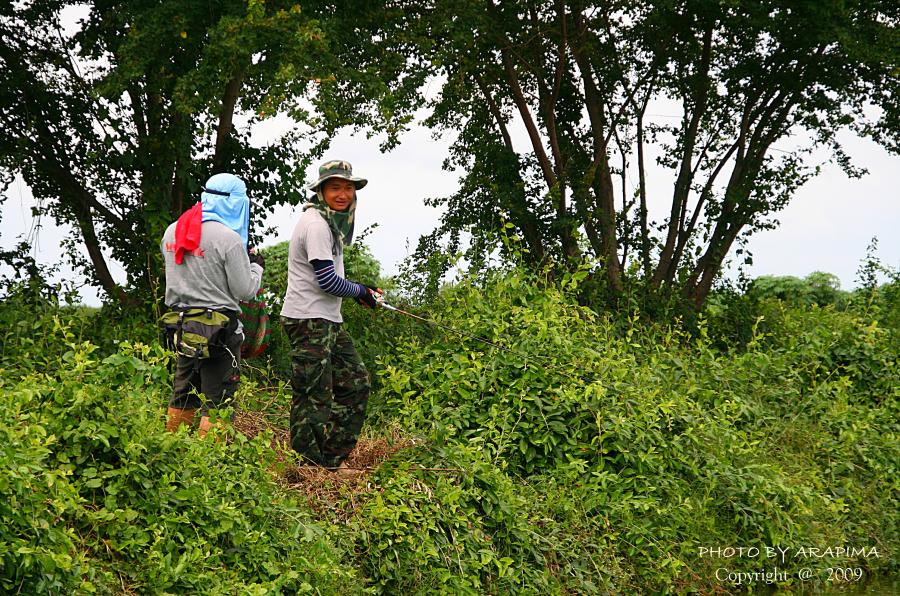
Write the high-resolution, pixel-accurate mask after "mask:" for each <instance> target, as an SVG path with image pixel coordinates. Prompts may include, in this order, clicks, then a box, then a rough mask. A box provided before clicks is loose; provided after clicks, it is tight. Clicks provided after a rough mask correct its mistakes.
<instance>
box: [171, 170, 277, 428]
mask: <svg viewBox="0 0 900 596" xmlns="http://www.w3.org/2000/svg"><path fill="white" fill-rule="evenodd" d="M249 227H250V199H249V198H248V197H247V187H246V185H245V184H244V182H243V181H242V180H241V179H240V178H238V177H237V176H235V175H234V174H227V173H222V174H216V175H214V176H212V177H211V178H210V179H209V180H208V181H207V183H206V187H205V188H204V189H203V193H202V194H201V195H200V202H198V203H197V204H196V205H194V207H192V208H191V209H189V210H188V211H186V212H185V213H184V214H183V215H182V216H181V217H180V218H179V219H178V221H177V222H175V223H173V224H172V225H170V226H169V227H168V229H167V230H166V232H165V234H164V236H163V239H162V242H161V249H162V252H163V256H164V258H165V262H166V297H165V302H166V305H167V306H169V307H170V309H171V310H170V312H168V313H167V314H166V315H165V316H164V317H163V321H164V323H165V325H166V328H167V332H168V334H169V343H170V345H171V346H172V347H173V348H174V349H175V350H176V352H177V353H178V358H177V360H176V363H175V378H174V381H173V387H172V397H171V399H170V401H169V409H168V420H167V422H166V430H168V431H173V432H174V431H175V430H177V429H178V427H179V426H180V425H181V424H187V425H191V424H192V423H193V421H194V416H195V414H196V412H197V410H198V409H199V410H200V425H199V435H200V436H201V437H203V436H206V434H207V432H208V431H209V429H210V428H211V426H212V422H211V420H210V410H211V409H215V410H223V411H224V410H225V409H226V408H228V407H229V406H233V404H232V400H233V399H234V394H235V391H236V390H237V387H238V384H239V382H240V360H241V343H242V341H243V338H244V336H243V332H242V327H241V323H240V320H239V319H238V315H239V313H240V305H239V302H240V301H241V300H249V299H252V298H253V297H254V296H256V292H257V290H259V286H260V281H261V279H262V274H263V267H264V260H263V257H262V255H258V254H255V253H253V254H251V251H249V250H248V248H247V245H248V235H249Z"/></svg>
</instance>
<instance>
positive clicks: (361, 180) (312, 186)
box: [306, 174, 369, 190]
mask: <svg viewBox="0 0 900 596" xmlns="http://www.w3.org/2000/svg"><path fill="white" fill-rule="evenodd" d="M332 178H340V179H341V180H349V181H350V182H352V183H353V184H354V185H355V186H356V190H359V189H360V188H363V187H364V186H365V185H366V184H368V183H369V181H368V180H366V179H365V178H358V177H356V176H344V175H342V174H329V175H328V176H322V177H321V178H319V179H318V180H316V181H315V182H313V183H312V184H310V185H308V186H307V187H306V190H316V189H317V188H319V186H320V185H321V184H322V183H323V182H325V181H326V180H331V179H332Z"/></svg>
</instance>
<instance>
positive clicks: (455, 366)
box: [0, 268, 900, 594]
mask: <svg viewBox="0 0 900 596" xmlns="http://www.w3.org/2000/svg"><path fill="white" fill-rule="evenodd" d="M273 270H274V268H273ZM587 280H588V276H587V275H583V276H579V275H570V276H567V277H566V278H565V279H564V280H562V281H561V282H560V283H559V284H553V283H548V282H546V281H541V280H539V279H536V278H535V277H534V276H533V275H532V274H529V273H526V272H525V271H523V270H518V269H517V270H511V271H506V272H502V273H501V272H495V273H492V274H490V275H488V276H486V277H485V278H484V279H482V280H479V281H477V282H476V281H473V280H463V281H462V282H461V283H459V284H457V285H455V286H449V287H445V288H444V289H443V290H442V291H441V292H440V295H439V299H438V300H436V301H435V302H433V303H431V304H429V305H428V306H429V308H428V310H421V311H419V312H422V313H423V314H426V315H427V316H428V317H433V318H434V319H435V320H437V321H439V322H441V323H442V324H445V325H448V326H450V327H452V328H455V329H459V330H461V331H465V332H466V333H469V334H471V335H476V336H480V337H484V338H486V339H488V340H490V341H492V342H494V343H499V344H502V345H504V346H506V347H507V348H508V350H502V349H498V348H495V347H490V346H486V345H485V344H483V343H481V342H478V341H475V340H472V339H469V338H464V337H461V336H459V335H456V334H453V333H450V332H447V331H444V330H442V329H439V328H436V327H434V326H430V325H427V324H423V323H414V324H412V323H410V321H409V320H408V319H405V318H403V319H401V318H397V317H398V315H397V314H396V313H386V312H382V313H379V314H377V315H376V317H379V318H377V319H375V323H374V324H373V323H370V324H369V325H368V327H370V328H371V333H373V334H374V335H373V337H381V338H384V339H385V342H384V343H382V344H379V345H378V346H377V350H376V351H374V352H373V354H372V355H374V358H375V363H374V364H373V366H372V371H373V372H374V373H375V374H376V375H377V378H378V380H379V382H380V389H379V391H378V393H377V394H376V395H373V397H372V400H371V406H372V410H371V413H372V414H374V416H371V415H370V416H369V418H368V424H369V432H370V433H375V434H377V433H378V432H379V429H380V428H382V427H383V426H386V425H387V424H390V425H391V426H392V427H393V428H397V427H400V428H402V429H403V432H404V434H405V435H406V436H407V437H410V438H414V439H415V441H414V443H415V445H414V446H413V447H411V448H409V449H406V450H404V451H401V452H399V453H397V454H396V455H394V456H393V457H392V458H391V459H389V460H388V461H387V462H385V463H384V464H382V465H381V466H379V467H378V468H377V469H376V470H374V471H373V472H372V473H371V474H370V475H369V476H368V477H367V478H366V480H365V483H364V487H362V486H360V487H359V490H357V491H342V492H341V496H340V497H337V498H338V500H339V502H337V503H333V504H329V503H318V504H317V505H318V506H317V507H316V511H318V512H319V519H314V518H313V517H312V515H311V513H310V512H309V511H308V510H307V508H306V506H305V505H303V504H301V503H299V502H298V501H297V499H296V498H294V497H293V496H291V494H289V493H286V492H285V490H284V489H282V488H280V487H279V486H278V485H277V484H275V483H274V481H273V479H272V477H271V472H270V470H269V468H270V467H272V466H273V465H274V461H273V460H274V458H273V452H272V451H271V450H270V448H269V441H270V440H271V435H270V434H267V433H264V434H262V435H260V436H259V437H257V438H256V439H253V440H247V439H246V438H244V437H243V436H241V435H236V436H235V437H234V440H233V441H232V442H231V444H225V443H217V442H214V441H199V440H196V439H195V438H193V437H191V436H189V435H187V434H186V433H185V432H184V431H179V432H178V433H175V434H170V433H165V432H163V430H162V427H163V423H162V420H161V413H162V409H163V404H164V402H165V400H166V397H167V396H168V394H169V391H170V387H169V385H168V383H169V375H168V372H167V370H166V365H167V363H168V359H169V356H168V355H166V354H164V353H163V352H162V351H161V350H160V349H159V348H158V347H151V346H150V345H148V344H145V343H141V342H138V341H123V342H120V343H119V344H118V345H117V346H116V347H115V349H114V350H107V349H105V348H102V347H98V346H97V345H95V344H94V343H92V342H91V341H89V340H88V338H89V337H91V336H92V334H93V335H97V336H101V337H103V336H106V335H107V334H109V335H111V333H112V332H110V331H106V332H99V331H97V330H96V328H98V327H103V325H105V324H106V323H108V322H109V321H110V320H111V319H108V318H103V317H102V316H100V315H101V313H102V312H103V311H97V310H75V309H62V310H60V309H57V308H54V307H52V306H50V305H45V306H43V307H40V308H38V307H35V306H34V305H31V306H26V305H23V304H21V303H16V302H8V303H4V304H3V305H0V323H2V324H3V325H4V327H5V328H8V329H14V330H16V331H15V332H11V331H7V333H6V334H5V335H4V336H3V339H4V343H3V352H2V361H0V362H2V363H0V392H2V393H3V395H4V399H5V403H4V409H3V410H2V412H0V466H2V467H3V469H4V470H6V471H7V472H6V473H5V474H4V475H3V476H2V477H0V520H2V521H0V591H4V592H15V591H21V592H23V593H26V592H28V593H45V592H50V593H72V592H77V593H88V592H92V591H93V592H100V593H120V592H122V591H125V592H142V593H143V592H167V593H183V592H190V593H223V592H227V593H266V592H272V593H298V592H306V591H316V592H322V593H334V594H345V593H355V592H365V591H370V592H374V593H411V594H424V593H446V594H516V593H522V594H534V593H540V594H572V593H575V594H608V593H667V592H668V593H672V592H678V593H681V592H694V591H696V592H716V591H722V590H726V591H727V590H729V589H732V588H735V587H734V586H731V585H728V584H724V583H722V582H719V581H717V580H716V578H715V570H716V568H718V567H720V566H721V565H722V561H721V560H719V559H716V558H711V557H704V556H702V555H700V554H699V549H700V548H701V547H717V546H719V547H725V546H738V545H744V546H756V547H763V546H780V547H782V548H793V549H796V548H797V547H799V546H812V547H822V548H825V547H828V546H852V547H866V548H872V547H874V548H877V549H878V552H879V557H877V558H875V557H855V558H851V557H843V558H825V559H814V560H810V559H803V558H797V557H790V556H789V557H788V558H787V560H785V561H784V562H783V564H781V563H780V564H779V565H778V567H779V569H783V570H785V571H786V573H788V574H789V576H790V575H791V574H794V575H795V576H796V572H797V571H799V569H800V568H802V567H811V568H814V569H815V570H817V571H819V572H821V573H824V570H825V568H827V567H837V566H841V567H861V568H863V569H864V570H865V573H866V576H867V577H871V576H877V575H879V574H891V573H897V572H898V571H900V570H898V568H897V561H896V557H894V556H893V553H894V552H896V549H897V547H898V545H900V514H898V512H900V500H898V495H900V492H898V490H897V478H898V477H900V476H898V472H900V470H898V463H900V441H898V438H900V427H898V423H897V421H898V420H900V389H898V388H900V363H898V359H900V353H898V350H897V346H898V345H900V344H898V342H897V337H898V336H897V328H896V327H892V326H889V325H886V324H885V323H884V322H883V320H882V319H881V318H880V317H881V316H882V314H883V313H884V312H885V310H886V309H889V308H895V307H896V296H897V292H896V291H895V288H894V286H893V285H891V284H887V285H885V286H881V287H878V288H876V289H875V291H874V293H872V294H870V295H868V296H867V297H866V299H865V300H859V301H856V300H851V301H850V302H849V303H848V305H847V307H846V308H845V309H844V310H839V309H837V308H835V307H834V306H827V307H824V308H821V307H818V306H816V305H812V306H802V305H786V304H785V303H783V302H781V301H778V300H776V299H772V298H768V299H764V300H761V301H758V303H757V306H759V307H765V308H771V309H772V310H771V311H766V312H767V315H769V314H770V315H771V316H772V317H773V318H772V320H771V321H769V320H768V319H766V320H762V321H760V320H757V321H756V323H755V324H753V325H752V326H751V328H750V332H749V337H748V338H747V340H746V342H745V343H744V345H743V346H742V347H741V349H738V350H727V351H725V350H720V349H718V348H717V347H716V345H715V342H714V340H713V337H712V333H713V330H714V326H713V323H714V322H715V321H716V320H717V319H716V317H714V316H712V315H711V316H709V317H707V318H704V317H701V318H700V319H699V320H698V321H697V323H696V329H695V330H694V331H693V332H692V333H688V332H686V331H685V330H683V329H682V328H681V327H679V326H677V325H670V326H660V325H650V324H647V323H645V322H642V320H641V316H640V313H638V312H635V313H632V314H630V315H627V316H626V315H621V316H618V317H616V318H613V317H612V316H609V315H607V316H598V315H597V314H596V313H595V312H593V311H591V310H588V309H585V308H583V307H581V306H579V305H578V303H577V300H576V297H577V295H578V294H579V293H580V291H581V284H583V283H586V282H587ZM883 290H884V291H883ZM742 298H746V296H744V297H742ZM723 305H724V306H723V308H726V307H727V304H726V303H725V302H723ZM23 312H25V313H28V316H27V317H22V313H23ZM776 317H777V318H776ZM17 319H20V320H27V321H28V323H27V324H26V325H25V326H23V327H22V328H21V329H19V328H18V327H17V326H16V321H17ZM719 320H721V319H719ZM767 325H768V326H767ZM245 382H246V381H245ZM285 397H286V393H285V392H284V390H283V389H282V390H280V391H279V393H278V395H276V396H275V399H276V400H278V405H279V408H282V407H283V406H284V405H285V404H284V402H285V399H284V398H285ZM262 405H263V402H262V401H261V396H254V398H253V399H247V400H245V401H244V402H243V403H242V404H241V407H242V408H259V407H262ZM269 405H271V404H269ZM279 408H276V409H279ZM279 411H281V410H279ZM262 414H264V415H265V416H266V417H267V418H268V419H269V420H272V421H274V422H276V423H283V422H284V420H281V419H279V418H278V413H277V412H270V411H265V412H262ZM331 505H334V506H331ZM348 512H349V517H347V513H348ZM759 564H760V561H759V559H753V558H739V557H738V558H733V559H730V560H729V561H728V567H729V569H731V570H733V571H746V572H751V571H754V570H757V569H758V568H759Z"/></svg>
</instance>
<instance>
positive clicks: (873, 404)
mask: <svg viewBox="0 0 900 596" xmlns="http://www.w3.org/2000/svg"><path fill="white" fill-rule="evenodd" d="M575 286H577V281H575V280H574V279H570V280H569V282H568V286H567V287H566V288H564V289H563V290H562V291H561V290H560V289H557V288H554V287H542V286H541V284H540V283H538V282H537V280H535V279H534V278H532V277H530V276H528V275H526V274H524V273H522V272H520V271H514V272H511V273H508V274H504V275H497V276H495V277H494V278H492V279H490V280H489V281H488V282H487V283H485V284H484V285H475V284H472V283H466V282H464V283H461V284H459V285H457V286H455V287H452V288H448V289H447V290H445V292H444V300H443V302H441V303H440V304H439V305H438V308H437V310H436V311H435V312H434V313H433V316H434V317H435V318H436V319H437V320H438V321H440V322H442V323H444V324H447V325H450V326H451V327H455V328H458V329H461V330H463V331H465V332H466V333H469V334H472V335H477V336H481V337H485V338H487V339H489V340H490V341H493V342H501V343H503V344H505V345H506V346H508V347H510V350H511V352H508V351H502V350H497V349H494V348H490V347H487V346H485V345H483V344H481V343H479V342H475V341H471V340H468V339H465V338H462V339H461V338H459V337H454V336H452V335H448V334H444V333H443V332H437V333H435V334H433V335H431V336H430V337H423V336H419V337H417V338H414V339H410V340H408V341H405V342H400V343H398V344H397V348H396V349H395V351H394V352H392V353H390V354H387V355H385V356H384V357H382V358H381V359H380V370H379V375H380V376H381V381H382V389H381V391H382V396H381V399H383V400H384V402H385V408H386V409H388V410H391V411H394V412H395V413H396V414H395V415H396V417H397V419H399V420H402V421H403V423H404V424H405V425H408V426H409V427H411V428H413V429H417V430H418V432H420V433H421V434H422V435H423V436H424V437H426V438H427V440H428V442H429V443H433V444H435V445H442V446H443V445H446V446H448V449H452V448H454V446H458V447H459V448H463V449H464V448H467V447H472V446H475V447H477V448H478V449H479V450H480V452H481V453H482V456H483V457H484V458H485V459H486V460H488V461H490V462H491V463H492V464H493V465H494V466H495V467H497V468H498V469H499V470H502V471H503V472H504V474H507V475H509V477H510V478H520V477H521V478H523V479H524V482H525V483H526V484H528V485H530V484H532V483H535V484H538V485H546V486H556V487H558V488H557V490H558V493H557V494H556V495H554V498H555V499H557V500H558V501H561V502H562V503H563V505H561V506H558V507H552V506H550V505H548V504H546V503H544V504H543V505H538V507H539V508H543V510H544V511H545V514H544V515H545V516H547V517H548V518H549V519H556V520H557V522H558V523H561V522H562V520H570V519H572V517H575V519H577V520H579V522H578V523H580V524H581V525H582V527H585V528H587V529H586V531H589V532H597V533H598V534H599V535H601V536H603V537H604V540H606V541H608V542H607V545H608V547H609V550H608V551H606V552H605V555H606V557H607V559H603V556H602V555H603V553H600V554H598V555H597V556H595V557H593V558H592V561H594V563H596V561H598V560H606V563H605V564H604V565H603V566H602V569H601V571H598V573H597V574H595V575H594V576H593V577H594V578H596V577H606V578H611V577H615V578H616V581H617V582H619V583H617V584H616V585H619V586H621V585H628V583H629V582H635V583H636V585H640V586H643V589H651V590H670V589H673V587H674V586H676V585H678V584H679V582H680V581H681V580H682V578H684V577H686V576H690V577H693V578H694V580H693V581H697V582H700V584H701V585H709V586H712V585H713V584H704V582H712V581H713V580H712V579H711V578H713V571H714V569H711V568H709V567H708V566H709V565H710V564H711V563H712V561H710V560H709V559H702V558H699V557H698V556H697V552H698V547H699V546H702V545H708V544H753V545H787V544H844V543H855V544H873V545H882V546H883V548H884V549H886V550H890V549H891V548H892V547H893V546H895V545H896V544H897V542H898V531H897V530H898V528H897V523H898V516H897V515H896V509H897V505H898V504H900V503H898V501H897V493H896V491H894V490H892V489H891V488H890V487H891V486H892V485H893V484H894V483H895V480H894V478H895V474H896V471H897V462H898V461H900V449H898V444H897V441H896V439H897V433H898V429H897V426H896V414H897V411H898V410H897V408H898V403H900V401H898V399H897V398H898V396H900V394H898V393H897V387H900V367H898V353H897V349H896V346H897V344H896V341H895V337H896V336H894V335H893V334H892V333H891V332H888V331H887V330H884V329H881V328H880V327H879V326H878V325H877V323H875V322H872V320H871V318H869V319H867V318H866V317H865V315H864V314H860V313H848V312H839V311H835V310H833V308H831V307H829V308H828V309H819V308H818V307H812V308H809V309H807V308H797V309H790V310H784V311H783V313H782V315H781V318H780V320H779V324H778V333H777V334H775V333H773V334H771V335H770V334H767V333H765V332H763V331H762V330H761V329H759V328H756V329H754V332H753V334H752V335H751V337H750V338H749V340H748V342H747V344H746V349H745V350H744V351H742V352H735V353H732V354H728V353H722V352H719V351H718V350H716V349H714V347H713V342H712V341H711V339H710V336H709V328H708V327H707V325H706V323H705V322H704V321H702V320H701V321H700V323H699V329H698V331H697V333H696V335H695V336H694V337H693V338H692V336H690V335H688V334H686V333H684V332H683V331H680V330H679V328H677V327H659V328H657V327H646V326H644V325H642V324H641V323H639V322H638V321H639V319H638V318H637V317H634V318H632V319H630V320H629V321H626V322H624V324H623V322H621V321H620V322H616V321H612V320H610V319H608V318H602V317H598V316H597V315H596V314H594V313H593V312H591V311H589V310H586V309H583V308H580V307H578V306H577V305H576V304H575V302H574V300H573V299H572V298H571V297H570V295H571V294H573V293H574V292H575V291H576V290H577V288H576V287H575ZM801 404H802V405H801ZM848 440H849V441H851V442H852V443H853V446H852V447H850V446H847V445H843V446H841V447H838V443H840V442H841V441H848ZM851 451H854V452H855V453H851ZM835 453H840V454H841V455H834V454H835ZM863 469H865V472H862V470H863ZM876 495H877V496H876ZM548 500H549V499H548ZM531 502H535V503H542V499H541V498H540V497H538V498H537V499H533V500H531ZM490 515H491V513H490V512H484V514H483V515H482V517H485V516H487V517H490ZM523 515H524V514H523ZM556 516H559V517H556ZM590 519H595V520H603V523H602V525H601V524H599V523H596V522H594V523H592V522H590V521H588V520H590ZM482 521H483V520H482ZM484 523H488V522H484ZM564 539H566V540H571V539H572V536H565V537H562V538H561V540H564ZM553 550H554V552H555V553H557V556H558V553H559V552H560V549H559V547H558V545H557V547H554V549H553ZM417 556H421V557H422V558H421V559H420V560H421V561H422V566H423V567H425V566H427V565H426V563H425V562H424V561H425V554H423V553H419V555H417ZM609 559H611V560H612V562H610V561H609ZM800 563H802V561H794V562H793V563H792V562H790V561H789V562H788V565H792V564H793V565H799V564H800ZM859 563H864V564H865V565H869V566H871V569H873V570H874V569H877V568H879V567H880V566H885V565H887V566H890V565H891V563H890V561H888V560H885V559H881V560H865V561H859ZM569 564H570V565H574V566H579V565H580V566H581V567H582V568H583V567H584V562H583V561H581V562H577V561H570V562H569ZM752 564H753V562H752V561H738V562H735V565H752ZM410 566H412V565H410ZM586 577H590V576H586ZM622 582H624V583H622ZM579 590H581V591H587V590H586V589H585V588H583V587H582V588H580V589H579ZM579 590H576V591H579Z"/></svg>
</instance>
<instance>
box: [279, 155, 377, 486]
mask: <svg viewBox="0 0 900 596" xmlns="http://www.w3.org/2000/svg"><path fill="white" fill-rule="evenodd" d="M367 182H368V181H367V180H366V179H365V178H360V177H358V176H354V175H353V168H352V167H351V165H350V164H349V163H348V162H346V161H341V160H333V161H327V162H325V163H323V164H322V165H321V166H320V167H319V177H318V179H317V180H316V181H315V182H313V183H312V184H310V185H309V186H308V187H307V189H308V190H310V191H313V192H315V197H314V198H313V199H311V201H310V203H308V204H306V205H304V206H303V213H302V214H301V216H300V219H299V221H298V222H297V225H296V227H295V228H294V232H293V234H292V235H291V241H290V244H289V250H288V286H287V294H286V295H285V298H284V306H283V307H282V309H281V317H282V323H283V325H284V329H285V331H286V333H287V335H288V337H289V338H290V341H291V348H292V351H291V361H292V375H291V387H292V389H293V399H292V400H291V447H292V448H293V449H294V450H295V451H297V452H298V453H299V454H301V455H302V456H303V457H304V458H306V459H307V460H308V461H310V462H312V463H314V464H317V465H320V466H324V467H327V468H332V469H338V470H339V471H342V472H348V470H347V468H346V464H345V462H344V460H345V459H346V458H347V456H348V455H349V454H350V452H351V451H352V450H353V448H354V447H355V446H356V442H357V440H358V438H359V432H360V430H361V429H362V425H363V421H364V420H365V414H366V404H367V402H368V400H369V375H368V372H367V371H366V367H365V365H363V362H362V359H360V357H359V354H358V353H357V352H356V348H354V346H353V341H352V340H351V339H350V336H349V335H348V334H347V332H346V331H345V330H344V329H343V327H342V326H341V323H343V318H342V317H341V299H342V298H355V299H356V300H357V302H359V303H360V304H362V305H364V306H367V307H368V308H372V309H374V308H375V307H376V306H377V303H378V297H379V296H380V294H381V291H380V290H378V289H377V288H372V287H369V286H366V285H364V284H360V283H357V282H354V281H350V280H348V279H344V246H345V245H347V244H350V242H351V241H352V240H353V219H354V214H355V212H356V191H357V190H359V189H361V188H363V187H364V186H365V185H366V184H367Z"/></svg>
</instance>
